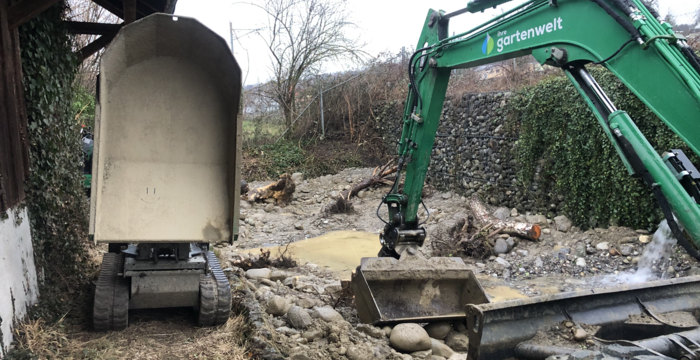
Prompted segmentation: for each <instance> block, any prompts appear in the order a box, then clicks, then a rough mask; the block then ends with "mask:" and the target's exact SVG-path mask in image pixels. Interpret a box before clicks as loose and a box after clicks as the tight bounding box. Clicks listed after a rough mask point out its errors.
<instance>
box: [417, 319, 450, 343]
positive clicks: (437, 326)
mask: <svg viewBox="0 0 700 360" xmlns="http://www.w3.org/2000/svg"><path fill="white" fill-rule="evenodd" d="M424 329H425V331H426V332H428V335H429V336H430V337H431V338H433V339H438V340H443V339H445V337H446V336H447V334H449V333H450V331H452V324H451V323H450V322H449V321H436V322H433V323H430V324H428V325H425V327H424Z"/></svg>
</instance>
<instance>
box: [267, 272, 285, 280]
mask: <svg viewBox="0 0 700 360" xmlns="http://www.w3.org/2000/svg"><path fill="white" fill-rule="evenodd" d="M288 276H289V274H287V273H286V272H284V271H280V270H273V271H272V272H271V273H270V280H272V281H277V280H279V281H284V279H286V278H287V277H288Z"/></svg>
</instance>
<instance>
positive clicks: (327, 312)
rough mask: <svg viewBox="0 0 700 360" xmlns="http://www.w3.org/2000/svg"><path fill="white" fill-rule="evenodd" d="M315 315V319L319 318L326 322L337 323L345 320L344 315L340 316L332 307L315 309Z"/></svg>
mask: <svg viewBox="0 0 700 360" xmlns="http://www.w3.org/2000/svg"><path fill="white" fill-rule="evenodd" d="M313 315H314V317H316V318H319V319H321V320H323V321H325V322H336V321H342V320H343V315H340V313H339V312H337V311H335V309H333V308H332V307H330V306H322V307H317V308H315V309H314V312H313Z"/></svg>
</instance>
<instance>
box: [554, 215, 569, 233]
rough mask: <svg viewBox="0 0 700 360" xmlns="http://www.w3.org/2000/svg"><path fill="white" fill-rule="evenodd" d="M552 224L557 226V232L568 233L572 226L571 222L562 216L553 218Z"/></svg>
mask: <svg viewBox="0 0 700 360" xmlns="http://www.w3.org/2000/svg"><path fill="white" fill-rule="evenodd" d="M554 223H555V224H556V226H557V230H559V231H561V232H569V230H571V226H572V223H571V220H569V218H567V217H566V216H564V215H559V216H557V217H555V218H554Z"/></svg>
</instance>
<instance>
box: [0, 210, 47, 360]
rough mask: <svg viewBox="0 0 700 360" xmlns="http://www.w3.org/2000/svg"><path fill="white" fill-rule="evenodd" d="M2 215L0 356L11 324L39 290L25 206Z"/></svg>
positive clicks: (4, 349)
mask: <svg viewBox="0 0 700 360" xmlns="http://www.w3.org/2000/svg"><path fill="white" fill-rule="evenodd" d="M6 215H7V219H5V220H0V347H1V351H0V358H2V357H3V356H4V355H5V353H6V352H7V351H8V349H9V346H10V343H11V342H12V328H11V327H12V325H14V322H15V321H19V320H22V319H23V318H24V317H25V316H26V315H27V310H28V309H29V307H30V306H32V305H33V304H35V303H36V301H37V296H38V294H39V290H38V285H37V277H36V268H35V266H34V251H33V250H32V238H31V235H30V231H29V218H28V217H27V210H26V209H22V210H12V209H10V210H8V211H7V213H6ZM3 217H4V216H3Z"/></svg>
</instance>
